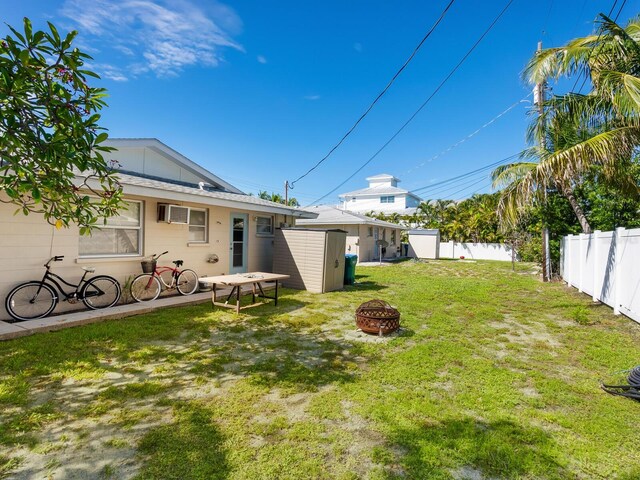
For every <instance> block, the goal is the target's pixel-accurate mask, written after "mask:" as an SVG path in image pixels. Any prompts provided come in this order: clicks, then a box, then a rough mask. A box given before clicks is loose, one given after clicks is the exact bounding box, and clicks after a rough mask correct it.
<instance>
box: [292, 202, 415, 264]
mask: <svg viewBox="0 0 640 480" xmlns="http://www.w3.org/2000/svg"><path fill="white" fill-rule="evenodd" d="M307 210H309V211H310V212H313V213H316V214H317V217H316V218H302V217H299V218H297V219H296V226H300V227H305V228H320V229H327V228H328V229H331V228H334V229H340V230H344V231H345V232H347V245H346V252H345V253H355V254H356V255H358V262H370V261H374V260H379V258H380V253H379V252H380V249H379V245H378V240H381V241H382V242H381V243H382V244H386V245H387V246H386V247H383V249H382V258H395V257H397V256H399V255H400V243H401V233H402V230H403V229H404V227H402V226H401V225H397V224H395V223H390V222H384V221H382V220H377V219H375V218H371V217H367V216H366V215H362V214H360V213H355V212H350V211H348V210H341V209H339V208H336V207H332V206H329V205H319V206H316V207H308V208H307Z"/></svg>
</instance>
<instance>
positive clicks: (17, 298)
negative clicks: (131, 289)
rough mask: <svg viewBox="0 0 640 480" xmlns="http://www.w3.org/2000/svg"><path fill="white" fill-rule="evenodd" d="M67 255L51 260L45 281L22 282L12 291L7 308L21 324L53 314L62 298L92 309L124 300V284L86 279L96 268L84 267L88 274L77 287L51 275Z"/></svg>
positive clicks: (104, 277) (99, 278)
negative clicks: (67, 289)
mask: <svg viewBox="0 0 640 480" xmlns="http://www.w3.org/2000/svg"><path fill="white" fill-rule="evenodd" d="M63 258H64V256H63V255H58V256H55V257H52V258H50V259H49V261H48V262H47V263H45V264H44V267H45V268H46V269H47V270H46V272H45V273H44V276H43V277H42V280H39V281H38V280H32V281H30V282H26V283H22V284H20V285H18V286H17V287H16V288H14V289H13V290H11V292H10V293H9V295H7V298H6V300H5V307H6V309H7V312H9V315H11V316H12V317H13V318H14V319H15V320H17V321H23V320H33V319H35V318H44V317H46V316H47V315H49V314H50V313H51V312H53V309H54V308H56V305H57V304H58V301H59V299H60V297H59V296H58V292H60V294H61V295H62V298H63V300H66V301H68V302H69V303H76V302H77V301H79V300H82V302H83V303H84V304H85V305H86V306H87V307H88V308H90V309H92V310H96V309H98V308H107V307H112V306H113V305H115V304H116V303H118V300H120V293H121V290H120V284H119V283H118V281H117V280H116V279H115V278H113V277H109V276H108V275H97V276H95V277H91V278H89V279H88V280H86V276H87V275H88V274H89V273H93V272H95V269H94V268H93V267H82V269H83V270H84V275H82V278H81V279H80V282H79V283H78V284H77V285H76V284H74V283H69V282H67V281H66V280H65V279H64V278H62V277H61V276H59V275H56V274H55V273H53V272H51V266H50V264H51V262H61V261H62V259H63ZM56 280H59V281H60V282H62V283H63V284H64V285H66V286H68V287H72V288H74V290H73V291H72V292H68V293H67V292H65V290H64V288H63V287H62V286H61V285H60V283H58V282H57V281H56Z"/></svg>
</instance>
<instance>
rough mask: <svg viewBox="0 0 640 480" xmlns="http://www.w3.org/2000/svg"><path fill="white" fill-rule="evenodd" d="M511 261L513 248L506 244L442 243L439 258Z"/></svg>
mask: <svg viewBox="0 0 640 480" xmlns="http://www.w3.org/2000/svg"><path fill="white" fill-rule="evenodd" d="M461 256H463V257H464V258H471V259H474V260H504V261H509V262H510V261H511V247H510V246H509V245H505V244H504V243H459V242H452V241H449V242H440V254H439V258H460V257H461Z"/></svg>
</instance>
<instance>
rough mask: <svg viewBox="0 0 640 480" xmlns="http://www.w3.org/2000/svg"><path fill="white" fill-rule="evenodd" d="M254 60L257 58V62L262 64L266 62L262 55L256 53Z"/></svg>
mask: <svg viewBox="0 0 640 480" xmlns="http://www.w3.org/2000/svg"><path fill="white" fill-rule="evenodd" d="M256 60H258V63H262V64H263V65H264V64H265V63H267V59H266V58H265V57H264V56H263V55H258V56H257V57H256Z"/></svg>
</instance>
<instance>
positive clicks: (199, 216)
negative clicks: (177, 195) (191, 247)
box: [189, 208, 209, 243]
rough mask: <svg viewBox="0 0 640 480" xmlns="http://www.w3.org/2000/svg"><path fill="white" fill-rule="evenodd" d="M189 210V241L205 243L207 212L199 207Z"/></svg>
mask: <svg viewBox="0 0 640 480" xmlns="http://www.w3.org/2000/svg"><path fill="white" fill-rule="evenodd" d="M189 210H190V211H189V243H207V240H209V239H208V238H207V233H208V231H209V229H208V228H207V227H208V216H209V215H208V213H209V212H208V211H207V210H206V209H201V208H190V209H189Z"/></svg>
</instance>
